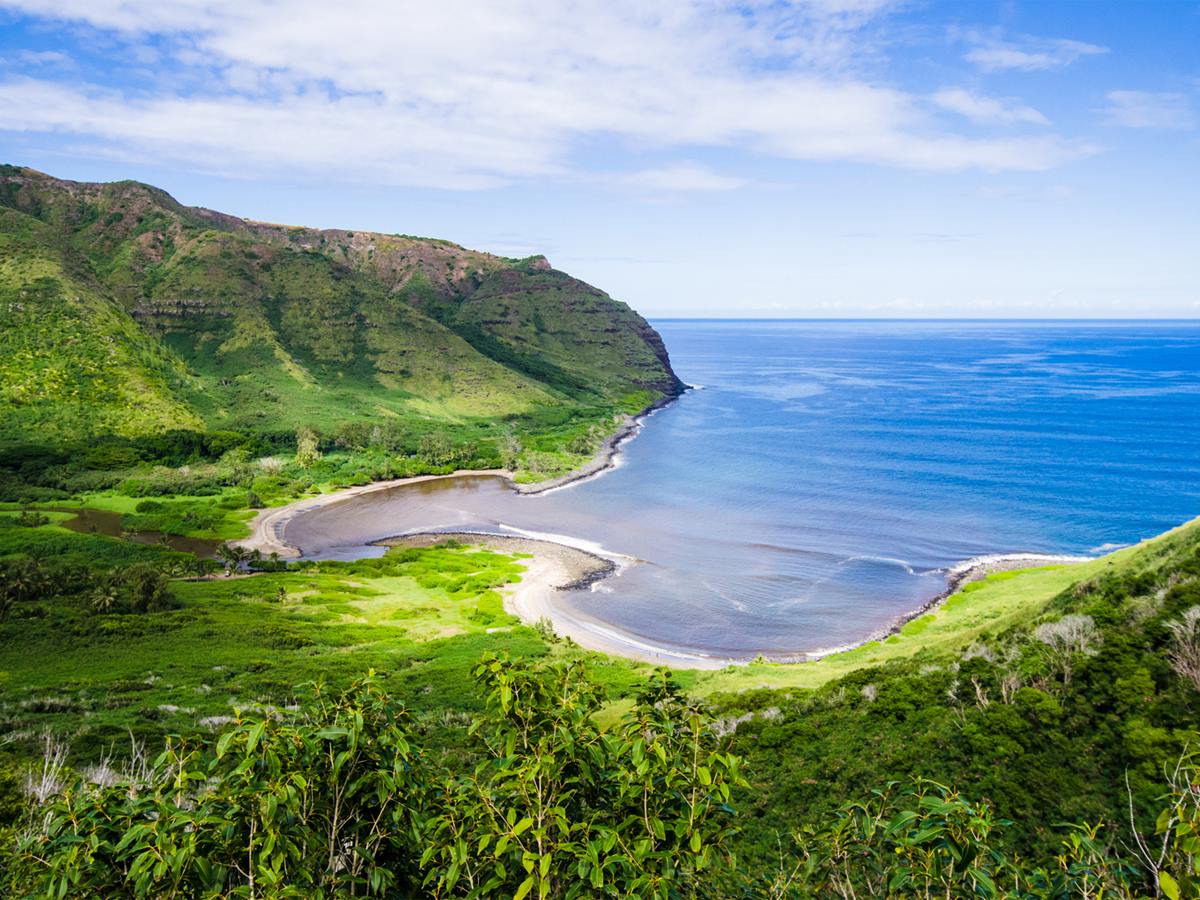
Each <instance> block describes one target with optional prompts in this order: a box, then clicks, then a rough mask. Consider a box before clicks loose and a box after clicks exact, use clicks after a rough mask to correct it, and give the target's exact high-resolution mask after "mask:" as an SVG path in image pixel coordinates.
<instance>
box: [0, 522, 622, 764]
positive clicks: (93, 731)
mask: <svg viewBox="0 0 1200 900" xmlns="http://www.w3.org/2000/svg"><path fill="white" fill-rule="evenodd" d="M14 552H15V553H32V554H33V555H39V554H44V553H53V554H56V555H73V556H76V557H78V558H87V559H91V560H94V561H95V562H96V564H99V563H100V562H101V561H102V560H107V561H108V563H109V564H110V565H120V564H122V562H123V561H133V560H135V559H141V558H152V557H153V556H156V555H158V554H161V553H164V552H165V551H162V550H161V549H160V548H152V547H144V546H141V545H135V544H130V543H128V542H124V541H119V540H115V539H111V538H105V537H102V536H97V535H81V534H72V533H69V532H65V531H63V530H62V529H60V528H56V527H54V526H52V525H50V526H45V527H43V528H36V529H30V528H15V527H5V528H2V529H0V556H3V555H7V554H11V553H14ZM523 571H524V563H523V562H522V560H521V559H518V558H516V557H513V556H509V555H505V554H500V553H495V552H492V551H489V550H481V549H478V548H474V547H469V546H456V545H450V546H439V547H432V548H421V549H406V550H398V551H392V552H390V553H389V554H388V555H387V556H385V557H384V558H382V559H379V560H366V561H361V562H356V563H320V564H315V565H311V566H309V567H308V568H306V569H302V570H299V571H291V572H286V573H271V574H259V575H252V576H247V577H234V578H215V579H210V580H200V581H176V582H174V583H173V585H172V589H173V591H174V593H175V595H176V597H177V598H178V600H179V603H180V607H179V608H178V609H175V610H172V611H169V612H163V613H152V614H145V615H103V616H102V615H95V614H93V613H91V612H90V611H88V610H86V609H84V608H81V607H78V606H65V605H64V606H60V607H59V608H55V609H50V610H48V611H46V614H45V615H44V616H43V617H41V618H18V617H14V618H11V619H9V620H8V621H6V622H3V623H0V733H5V734H8V735H15V736H16V740H17V743H18V748H20V747H22V746H24V745H25V744H29V745H30V746H32V743H34V742H36V737H37V735H39V734H41V733H42V732H44V731H47V730H49V731H52V732H55V733H58V734H65V735H68V736H70V739H71V742H72V746H73V748H74V749H73V752H74V753H75V754H76V756H77V757H78V758H79V759H81V760H84V759H95V758H97V757H98V756H99V755H100V754H101V753H103V752H104V751H105V750H106V749H107V748H108V747H109V746H110V745H113V744H115V745H117V746H118V747H121V746H124V745H126V744H127V742H128V733H129V732H133V733H134V734H136V735H138V736H140V737H142V738H145V739H147V740H150V741H158V740H161V738H162V737H163V736H164V735H166V734H170V733H186V732H189V731H195V730H197V729H205V728H211V727H218V726H219V723H220V721H221V719H220V717H222V716H228V715H232V714H233V711H234V709H236V708H247V707H253V706H275V707H286V706H288V705H290V704H291V703H292V702H293V700H294V698H295V696H296V694H297V687H298V686H299V685H302V684H305V683H308V682H313V681H316V680H321V679H324V680H326V681H328V682H330V683H333V684H344V683H348V682H350V681H352V680H353V679H355V678H357V677H359V676H361V675H362V673H363V672H365V671H366V670H367V669H375V670H376V671H378V672H380V673H381V676H382V677H383V678H384V680H385V682H386V683H387V684H388V685H389V686H390V687H392V688H393V689H394V691H395V692H396V694H397V695H398V696H402V697H404V698H406V702H408V703H409V704H410V705H411V706H413V707H414V709H415V710H416V711H417V712H418V713H425V714H429V715H441V714H443V713H444V712H445V711H446V710H463V709H475V708H477V706H478V703H479V699H478V697H477V695H476V693H475V691H474V689H473V686H472V680H471V677H470V671H471V668H472V667H473V666H474V664H475V663H476V662H477V661H478V659H479V658H480V656H481V655H483V654H484V653H486V652H501V651H504V652H507V653H509V654H511V655H513V656H514V657H537V656H545V655H547V654H553V655H555V656H574V655H579V654H581V653H582V651H579V650H578V649H577V648H572V647H571V646H569V645H568V644H566V643H556V644H547V643H546V641H545V640H544V639H543V638H542V637H541V636H540V635H539V634H538V633H537V632H536V631H534V630H533V629H530V628H526V627H524V626H522V625H520V623H519V622H518V621H517V620H516V619H514V618H513V617H511V616H509V615H508V614H507V613H505V612H504V610H503V603H502V598H501V594H500V590H501V589H502V588H503V586H504V585H506V584H511V583H513V582H515V581H517V580H519V579H520V577H521V573H522V572H523ZM593 659H594V661H595V663H596V666H595V668H596V672H597V675H598V677H600V678H601V680H602V681H604V682H605V683H606V684H609V685H611V686H612V690H613V691H614V692H615V693H616V694H619V693H620V692H622V691H623V690H624V689H625V688H626V687H628V686H629V685H631V684H632V683H633V681H634V678H635V671H636V670H637V669H638V667H636V666H634V665H633V664H630V663H626V662H625V661H622V660H609V659H604V658H601V657H593ZM214 717H216V718H214Z"/></svg>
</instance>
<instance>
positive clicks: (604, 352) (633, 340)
mask: <svg viewBox="0 0 1200 900" xmlns="http://www.w3.org/2000/svg"><path fill="white" fill-rule="evenodd" d="M0 357H2V358H3V363H0V366H2V368H0V376H2V378H0V435H2V436H3V439H4V440H7V441H12V440H14V439H19V440H21V441H26V442H42V441H45V442H49V443H54V442H59V441H62V440H64V439H80V438H84V439H86V438H87V437H89V436H98V435H104V434H109V433H111V434H118V435H123V436H125V437H134V436H137V435H144V434H154V433H160V432H164V431H169V430H178V429H194V430H203V429H205V428H222V429H239V430H262V431H272V430H274V431H285V430H290V429H294V428H296V427H298V426H310V427H316V428H332V427H335V426H336V425H338V424H340V423H344V422H346V421H349V420H360V419H372V418H374V419H379V418H381V417H382V418H392V419H395V418H397V417H413V416H416V417H421V418H428V419H431V420H434V421H443V422H454V421H461V420H469V419H473V418H501V417H506V416H519V415H522V414H527V413H530V412H532V411H537V410H546V409H558V410H560V411H563V412H564V413H566V414H570V413H571V412H572V411H575V410H586V409H589V408H596V407H607V408H613V407H618V408H623V409H627V410H632V409H636V408H640V407H641V406H646V405H649V404H651V403H653V402H656V401H658V400H661V399H663V398H664V397H669V396H673V395H674V394H676V393H678V391H679V390H680V389H681V387H682V385H681V383H680V382H679V380H678V378H677V377H676V376H675V374H674V372H673V371H672V370H671V367H670V361H669V359H668V357H667V353H666V350H665V348H664V346H663V344H662V340H661V338H660V337H659V336H658V334H657V333H656V332H655V331H654V330H653V328H651V327H650V325H649V324H648V323H647V322H646V321H645V319H643V318H642V317H641V316H639V315H638V314H637V313H636V312H634V311H633V310H632V309H630V308H629V307H628V306H627V305H625V304H624V303H621V302H619V301H616V300H613V299H612V298H611V297H609V296H608V295H607V294H605V293H604V292H602V291H600V290H598V289H596V288H593V287H591V286H590V285H587V284H585V283H584V282H582V281H579V280H578V279H575V278H572V277H571V276H569V275H567V274H566V273H563V272H559V271H557V270H555V269H553V268H552V267H551V266H550V264H549V263H548V262H547V261H546V260H545V258H544V257H532V258H529V259H525V260H514V259H507V258H503V257H498V256H494V255H491V254H488V253H481V252H476V251H472V250H467V249H464V248H462V247H460V246H458V245H456V244H453V243H450V242H448V241H441V240H434V239H426V238H413V237H407V236H401V235H385V234H376V233H371V232H355V231H347V230H338V229H334V230H316V229H311V228H301V227H292V226H284V225H272V224H267V223H261V222H254V221H249V220H244V219H239V218H236V217H234V216H229V215H225V214H223V213H219V212H214V211H211V210H207V209H201V208H194V207H186V206H183V205H181V204H179V203H178V202H177V201H175V200H174V199H173V198H172V197H170V196H169V195H168V194H167V193H165V192H164V191H162V190H159V189H157V188H154V187H151V186H148V185H144V184H140V183H138V182H132V181H124V182H115V183H111V184H90V183H80V182H70V181H63V180H60V179H56V178H53V177H51V176H49V175H45V174H42V173H40V172H36V171H34V170H31V169H26V168H18V167H15V166H4V167H0Z"/></svg>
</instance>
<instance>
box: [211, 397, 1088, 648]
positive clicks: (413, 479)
mask: <svg viewBox="0 0 1200 900" xmlns="http://www.w3.org/2000/svg"><path fill="white" fill-rule="evenodd" d="M691 389H692V388H691V387H690V386H689V387H688V388H686V389H685V390H684V391H682V392H681V393H680V394H678V395H674V396H670V397H664V398H663V399H662V400H660V401H659V402H657V403H655V404H653V405H651V406H648V407H646V409H644V410H642V411H641V412H640V413H638V414H637V415H636V416H628V415H627V416H625V418H624V421H623V422H622V423H621V425H620V426H619V427H618V428H617V430H616V431H614V432H613V433H612V434H611V435H609V436H608V437H607V438H605V439H604V441H603V443H602V444H601V446H600V448H599V450H598V451H597V452H596V454H595V455H594V456H593V458H592V459H591V460H589V461H588V462H587V463H585V464H584V465H583V466H580V467H579V468H577V469H575V470H573V471H571V472H569V473H567V474H566V475H563V476H559V477H558V478H553V479H549V480H547V481H541V482H536V483H531V484H518V483H517V482H515V481H514V480H513V476H514V473H513V472H511V471H509V470H507V469H461V470H457V471H455V472H451V473H448V474H445V475H415V476H410V477H407V478H396V479H391V480H388V481H377V482H372V483H371V484H366V485H359V486H356V487H351V488H345V489H342V490H338V491H331V492H329V493H327V494H320V495H318V496H315V497H309V498H304V499H301V500H297V501H295V502H293V503H290V504H287V505H286V506H281V507H275V508H272V509H266V510H262V511H261V512H260V513H259V514H258V515H257V516H256V517H255V518H254V519H253V520H252V522H251V523H250V527H251V534H250V536H249V537H247V538H244V539H242V540H240V541H236V542H232V543H235V544H237V545H239V546H241V547H244V548H246V549H248V550H254V549H257V550H259V551H260V552H262V553H264V554H270V553H277V554H278V555H279V556H280V557H281V558H284V559H297V558H300V557H301V556H302V555H303V554H302V550H301V548H299V547H296V546H294V545H292V544H289V543H288V542H287V540H286V538H285V536H284V532H285V530H286V527H287V524H288V522H290V521H291V520H292V518H294V517H295V516H297V515H299V514H301V513H304V512H308V511H311V510H314V509H319V508H321V507H323V506H327V505H331V504H334V503H340V502H342V501H344V500H348V499H351V498H353V497H357V496H361V495H363V494H369V493H373V492H375V491H381V490H388V489H391V488H395V487H399V486H402V485H406V484H416V483H419V482H423V481H432V480H438V479H448V478H458V477H465V476H479V475H494V476H497V477H500V478H504V479H505V480H506V481H507V482H508V484H509V486H510V488H511V489H512V490H513V491H514V492H515V493H518V494H522V495H527V496H528V495H535V494H542V493H546V492H548V491H553V490H558V489H561V488H564V487H567V486H570V485H572V484H577V483H579V482H582V481H584V480H588V479H591V478H596V477H599V476H601V475H603V474H604V473H605V472H607V471H609V470H611V469H613V468H615V467H616V466H617V465H619V458H620V453H621V447H622V445H623V444H625V443H626V442H627V441H629V440H631V439H633V438H634V437H636V436H637V434H638V432H640V430H641V429H642V427H643V426H644V424H645V421H646V419H647V418H649V417H650V416H651V415H653V414H654V413H655V412H657V411H658V410H659V409H662V408H663V407H665V406H668V405H669V404H671V403H673V402H674V401H675V400H677V399H678V397H679V396H682V394H683V393H686V391H687V390H691ZM556 537H557V536H555V535H549V536H543V535H541V534H521V535H512V536H510V535H498V534H494V533H487V532H464V531H439V532H434V531H429V532H410V533H407V534H404V535H398V536H395V537H390V538H385V539H383V540H380V541H377V542H376V543H377V544H378V545H381V546H429V545H430V544H433V543H436V542H438V541H444V540H447V539H451V538H454V539H460V540H464V541H469V542H470V543H472V544H475V545H478V546H483V547H488V548H490V549H495V550H497V551H499V552H505V553H524V554H528V555H529V558H528V560H526V561H525V573H524V574H523V575H522V577H521V580H520V581H519V582H517V583H514V584H512V585H508V586H507V587H506V588H504V605H505V609H506V610H507V611H508V612H510V613H511V614H512V615H514V616H516V617H517V618H519V619H520V620H521V621H522V622H524V623H525V624H527V625H531V626H536V625H538V624H539V623H548V624H549V626H550V628H551V629H552V630H553V631H554V633H555V634H556V635H558V636H560V637H565V638H570V639H571V640H573V641H574V642H575V643H577V644H578V645H580V646H581V647H584V648H586V649H588V650H594V651H596V652H600V653H605V654H609V655H612V656H620V657H624V658H627V659H634V660H638V661H641V662H646V663H651V664H655V665H665V666H670V667H674V668H690V669H708V670H712V669H721V668H725V667H726V666H736V665H747V664H749V663H752V662H755V661H757V660H764V661H766V662H770V663H777V664H798V663H804V662H811V661H815V660H818V659H822V658H824V657H827V656H831V655H833V654H836V653H842V652H845V651H848V650H852V649H855V648H856V647H861V646H863V645H864V644H868V643H871V642H873V641H882V640H885V639H886V638H888V637H890V636H891V635H894V634H897V633H899V632H900V630H901V629H902V628H903V627H904V626H905V625H906V624H907V623H909V622H911V621H913V620H914V619H918V618H920V617H921V616H924V615H927V614H928V613H930V612H933V611H934V610H936V609H937V608H938V607H940V606H941V605H942V604H943V603H945V602H946V600H948V599H949V598H950V597H952V596H953V595H954V594H956V593H957V592H958V591H960V590H961V589H962V588H963V587H965V586H966V585H967V584H970V583H971V582H974V581H979V580H982V579H983V578H985V577H987V576H988V575H990V574H993V573H995V572H1005V571H1014V570H1019V569H1026V568H1036V567H1040V566H1047V565H1069V564H1073V563H1080V562H1085V561H1088V560H1090V559H1093V557H1088V556H1067V555H1062V554H1040V553H1007V554H992V555H985V556H977V557H972V558H970V559H966V560H963V561H962V562H959V563H957V564H955V565H953V566H951V567H950V568H948V569H947V570H946V572H945V574H946V586H945V587H944V588H943V590H942V591H940V592H939V593H938V594H937V595H936V596H934V597H932V598H930V599H929V600H928V601H926V602H925V603H923V604H921V605H920V606H918V607H917V608H915V609H913V610H911V611H909V612H907V613H904V614H903V615H901V616H898V617H896V618H895V619H894V620H893V621H892V622H890V623H889V624H888V625H886V626H884V627H882V628H880V629H877V630H876V631H874V632H872V633H870V634H868V635H865V636H864V637H863V638H862V639H861V640H858V641H855V642H853V643H850V644H846V645H844V646H836V647H829V648H822V649H819V650H813V651H804V652H795V653H772V654H760V655H756V656H753V657H751V656H714V655H709V654H705V653H703V652H701V651H695V650H686V649H684V648H673V647H670V646H666V645H662V644H655V643H652V642H651V641H650V639H648V638H642V637H640V636H638V635H634V634H631V633H628V632H625V631H622V630H621V629H619V628H615V627H613V626H610V625H608V624H606V623H604V622H601V621H597V620H593V619H591V618H590V617H585V616H581V615H579V614H577V613H574V612H572V611H570V610H566V609H563V608H562V607H561V605H560V604H557V603H555V602H554V601H555V595H556V594H557V593H558V592H560V591H565V590H573V589H580V588H585V587H588V586H591V585H594V584H596V583H598V582H600V581H603V580H604V579H606V578H608V577H609V576H611V575H613V574H615V573H617V572H618V571H619V570H620V567H621V565H622V564H623V562H622V561H623V559H624V558H623V557H621V556H619V555H616V554H606V553H605V552H604V551H603V550H602V549H600V548H594V549H593V548H589V547H588V545H586V544H583V545H582V546H581V545H573V544H571V543H569V542H568V541H567V539H565V538H564V539H563V540H556V539H555V538H556Z"/></svg>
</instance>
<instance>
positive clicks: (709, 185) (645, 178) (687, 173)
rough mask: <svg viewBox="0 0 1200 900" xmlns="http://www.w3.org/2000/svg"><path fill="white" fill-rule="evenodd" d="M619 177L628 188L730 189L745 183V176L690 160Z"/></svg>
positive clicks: (674, 189)
mask: <svg viewBox="0 0 1200 900" xmlns="http://www.w3.org/2000/svg"><path fill="white" fill-rule="evenodd" d="M618 180H619V181H620V182H621V183H623V184H626V185H629V186H631V187H637V188H645V189H648V190H658V191H730V190H733V189H734V188H739V187H743V186H744V185H745V184H746V183H747V182H746V179H744V178H736V177H734V176H730V175H722V174H721V173H720V172H715V171H713V170H712V169H710V168H709V167H708V166H702V165H699V164H698V163H691V162H681V163H673V164H671V165H668V166H662V167H661V168H656V169H644V170H642V171H640V172H632V173H630V174H628V175H623V176H620V177H619V178H618Z"/></svg>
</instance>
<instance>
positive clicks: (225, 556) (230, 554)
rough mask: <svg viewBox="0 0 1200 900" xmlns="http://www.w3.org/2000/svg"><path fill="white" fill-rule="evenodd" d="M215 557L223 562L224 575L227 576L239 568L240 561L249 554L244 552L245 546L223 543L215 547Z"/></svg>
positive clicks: (246, 558) (244, 559) (248, 556)
mask: <svg viewBox="0 0 1200 900" xmlns="http://www.w3.org/2000/svg"><path fill="white" fill-rule="evenodd" d="M217 558H218V559H219V560H221V562H222V563H224V564H225V577H226V578H228V577H229V576H231V575H233V573H234V572H236V571H237V570H238V569H240V568H241V566H242V563H244V562H246V560H248V559H249V558H250V554H249V553H247V552H246V548H245V547H241V546H239V545H237V544H229V543H225V544H222V545H221V546H220V547H218V548H217Z"/></svg>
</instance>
